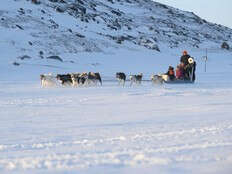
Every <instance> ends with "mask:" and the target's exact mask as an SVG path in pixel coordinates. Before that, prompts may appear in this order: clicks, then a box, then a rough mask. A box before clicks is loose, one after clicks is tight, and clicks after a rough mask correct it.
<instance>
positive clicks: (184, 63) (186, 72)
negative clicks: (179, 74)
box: [180, 50, 191, 80]
mask: <svg viewBox="0 0 232 174" xmlns="http://www.w3.org/2000/svg"><path fill="white" fill-rule="evenodd" d="M190 57H191V56H190V55H189V54H188V52H187V51H186V50H184V51H183V55H182V56H181V58H180V64H181V65H182V66H183V76H184V80H189V68H188V64H189V62H188V59H189V58H190Z"/></svg>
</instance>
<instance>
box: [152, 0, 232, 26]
mask: <svg viewBox="0 0 232 174" xmlns="http://www.w3.org/2000/svg"><path fill="white" fill-rule="evenodd" d="M154 1H157V2H161V3H163V4H166V5H169V6H172V7H175V8H179V9H181V10H185V11H191V12H194V13H195V14H196V15H198V16H200V17H201V18H203V19H206V20H207V21H209V22H213V23H217V24H221V25H224V26H227V27H230V28H232V0H154Z"/></svg>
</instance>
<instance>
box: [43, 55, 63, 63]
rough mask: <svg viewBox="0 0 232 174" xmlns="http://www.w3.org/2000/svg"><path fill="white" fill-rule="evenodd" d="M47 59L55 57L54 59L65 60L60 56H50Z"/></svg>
mask: <svg viewBox="0 0 232 174" xmlns="http://www.w3.org/2000/svg"><path fill="white" fill-rule="evenodd" d="M47 59H53V60H58V61H60V62H63V59H61V58H60V57H59V56H49V57H47Z"/></svg>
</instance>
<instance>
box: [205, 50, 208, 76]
mask: <svg viewBox="0 0 232 174" xmlns="http://www.w3.org/2000/svg"><path fill="white" fill-rule="evenodd" d="M207 60H208V50H207V48H206V50H205V72H206V62H207Z"/></svg>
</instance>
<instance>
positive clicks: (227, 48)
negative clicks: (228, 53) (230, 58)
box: [221, 42, 230, 50]
mask: <svg viewBox="0 0 232 174" xmlns="http://www.w3.org/2000/svg"><path fill="white" fill-rule="evenodd" d="M221 48H222V49H226V50H229V49H230V46H229V44H228V43H227V42H223V43H222V45H221Z"/></svg>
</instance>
